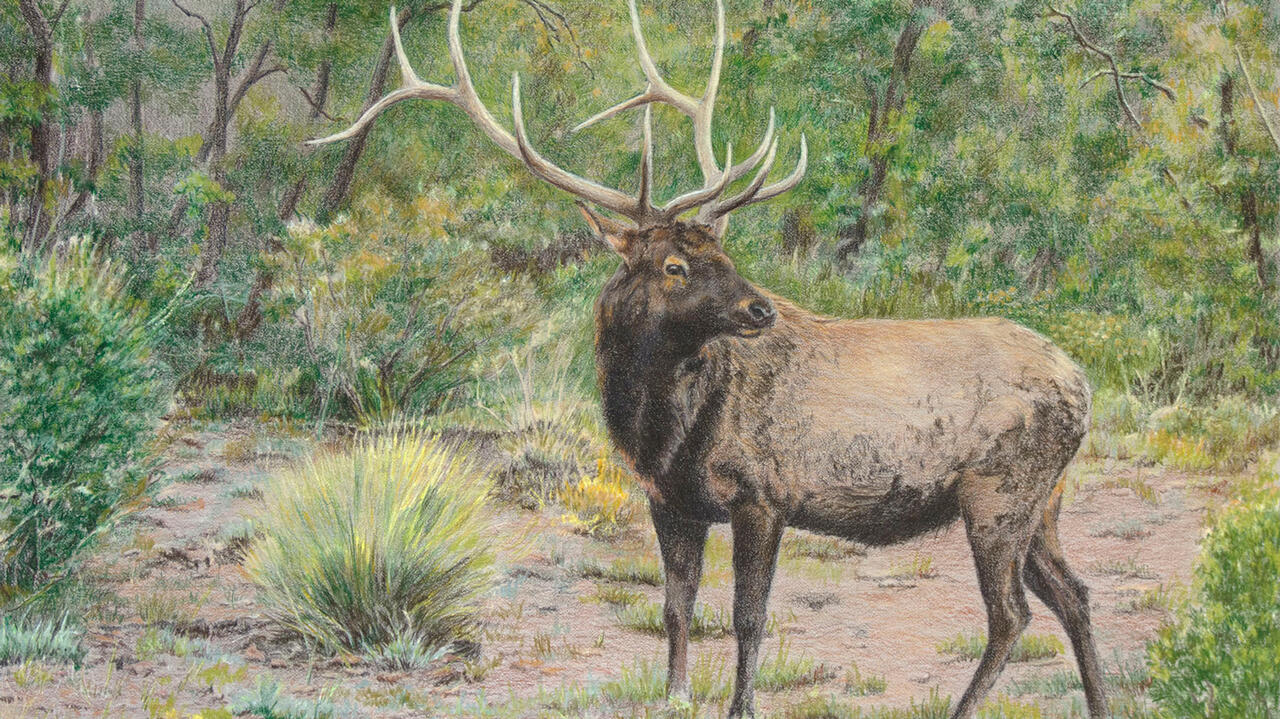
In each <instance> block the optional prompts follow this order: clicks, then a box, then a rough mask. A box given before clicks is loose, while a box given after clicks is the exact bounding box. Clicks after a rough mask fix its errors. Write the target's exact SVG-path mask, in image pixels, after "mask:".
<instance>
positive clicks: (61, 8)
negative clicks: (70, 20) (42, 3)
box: [49, 0, 71, 29]
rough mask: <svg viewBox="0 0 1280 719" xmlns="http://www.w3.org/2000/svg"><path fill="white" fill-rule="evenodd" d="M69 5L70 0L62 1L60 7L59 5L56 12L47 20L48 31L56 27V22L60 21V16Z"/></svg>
mask: <svg viewBox="0 0 1280 719" xmlns="http://www.w3.org/2000/svg"><path fill="white" fill-rule="evenodd" d="M70 4H71V0H62V5H60V6H59V7H58V9H57V11H56V12H54V13H53V16H52V17H50V18H49V28H50V29H53V28H56V27H58V21H60V20H61V19H62V14H63V13H65V12H66V11H67V6H68V5H70Z"/></svg>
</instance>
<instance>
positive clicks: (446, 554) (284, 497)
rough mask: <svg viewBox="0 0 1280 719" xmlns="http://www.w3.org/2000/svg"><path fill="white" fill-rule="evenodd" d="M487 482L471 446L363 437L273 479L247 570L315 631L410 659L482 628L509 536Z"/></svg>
mask: <svg viewBox="0 0 1280 719" xmlns="http://www.w3.org/2000/svg"><path fill="white" fill-rule="evenodd" d="M487 493H488V486H487V484H486V482H485V481H484V480H483V477H482V476H481V475H480V474H478V473H477V470H476V469H475V465H474V464H473V463H472V461H471V458H470V457H469V456H468V454H467V450H466V449H465V448H463V447H459V446H454V445H450V444H447V443H445V442H443V441H441V440H439V439H437V438H435V437H432V436H430V435H427V434H423V433H421V432H417V431H413V430H397V431H392V432H390V433H389V434H386V435H383V436H364V437H361V438H359V439H358V440H357V441H356V443H355V446H354V447H353V448H352V449H351V451H350V452H348V453H345V454H337V455H331V456H323V457H320V458H317V459H314V460H312V461H310V462H308V463H307V464H306V465H305V466H303V467H301V468H298V469H296V470H293V471H289V472H285V473H284V474H282V475H280V476H278V477H276V478H275V479H274V480H273V481H272V483H271V485H270V487H269V489H268V490H267V491H266V492H265V497H266V499H265V502H264V506H263V508H262V510H261V512H260V513H259V514H258V515H257V517H256V518H255V520H254V523H255V527H256V528H257V529H258V530H259V531H260V532H261V534H262V536H261V538H260V539H258V540H257V541H255V543H254V544H253V546H252V547H251V549H250V551H249V553H248V556H247V557H246V559H245V570H246V571H247V572H248V574H249V576H250V578H251V579H252V580H253V581H254V582H255V583H256V584H257V585H258V588H259V590H260V597H261V601H262V602H263V603H264V604H265V605H266V606H267V607H268V608H269V610H270V612H271V614H272V616H273V617H274V618H275V619H276V620H277V621H279V622H280V623H281V624H283V625H284V626H285V627H288V628H289V629H291V630H293V631H295V632H297V633H298V634H300V635H301V636H303V637H304V638H306V639H307V640H308V641H310V642H314V643H315V644H316V645H318V646H320V647H323V648H325V649H327V650H346V651H354V652H370V653H373V654H377V655H382V656H385V657H387V658H388V660H389V661H401V660H402V658H404V657H410V656H411V655H414V656H416V655H418V654H421V653H422V652H425V651H428V650H429V649H431V648H434V647H438V646H442V645H444V644H447V643H449V642H451V641H453V640H455V639H459V638H463V637H466V636H469V634H470V633H471V632H472V631H473V629H474V628H475V619H476V609H477V604H476V602H477V599H478V598H479V597H480V596H481V595H482V594H483V593H484V592H485V591H487V590H488V589H489V588H490V586H491V584H492V573H491V567H492V564H493V551H494V547H495V546H496V543H497V541H498V533H497V532H496V531H495V529H494V527H493V526H492V524H491V520H490V519H489V518H488V516H487V515H486V514H485V509H484V503H485V498H486V496H487ZM406 648H412V649H413V651H407V650H406ZM414 661H416V660H414Z"/></svg>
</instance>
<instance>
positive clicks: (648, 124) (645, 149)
mask: <svg viewBox="0 0 1280 719" xmlns="http://www.w3.org/2000/svg"><path fill="white" fill-rule="evenodd" d="M652 110H653V108H652V106H650V105H645V108H644V120H643V128H642V132H641V134H642V135H643V136H644V137H643V139H642V143H643V144H641V146H640V192H639V195H638V196H637V197H636V208H637V209H639V210H640V211H641V212H643V213H645V214H646V215H648V214H652V213H653V212H654V211H655V210H656V208H655V207H654V206H653V201H652V200H651V199H650V197H651V196H652V194H653V112H652Z"/></svg>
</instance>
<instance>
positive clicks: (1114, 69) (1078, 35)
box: [1049, 5, 1142, 130]
mask: <svg viewBox="0 0 1280 719" xmlns="http://www.w3.org/2000/svg"><path fill="white" fill-rule="evenodd" d="M1049 17H1059V18H1062V19H1063V20H1066V21H1067V27H1068V28H1069V29H1070V30H1071V34H1072V35H1074V36H1075V39H1076V44H1078V45H1079V46H1080V47H1082V48H1084V49H1086V50H1088V51H1090V52H1092V53H1094V54H1095V55H1097V56H1099V57H1101V58H1102V59H1104V60H1106V61H1107V64H1108V65H1110V66H1111V71H1110V73H1109V74H1110V75H1111V79H1112V81H1113V83H1114V84H1115V88H1116V101H1117V102H1118V103H1119V104H1120V108H1121V109H1122V110H1124V114H1125V117H1128V118H1129V121H1130V122H1132V123H1133V125H1134V127H1137V128H1138V129H1139V130H1141V129H1142V123H1141V122H1140V121H1139V120H1138V116H1137V115H1136V114H1135V113H1134V111H1133V107H1132V106H1131V105H1130V104H1129V100H1128V98H1126V97H1125V95H1124V86H1123V85H1121V84H1120V68H1119V67H1118V66H1117V65H1116V59H1115V57H1114V56H1112V54H1111V53H1109V52H1107V51H1106V50H1103V49H1102V48H1100V47H1098V46H1097V45H1095V44H1094V43H1093V41H1091V40H1090V39H1089V38H1087V37H1085V35H1084V33H1082V32H1080V28H1078V27H1076V21H1075V18H1073V17H1071V16H1070V15H1068V14H1066V13H1064V12H1062V11H1060V10H1058V9H1057V8H1055V7H1053V6H1052V5H1050V6H1049Z"/></svg>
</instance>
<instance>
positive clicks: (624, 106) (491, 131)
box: [308, 0, 808, 233]
mask: <svg viewBox="0 0 1280 719" xmlns="http://www.w3.org/2000/svg"><path fill="white" fill-rule="evenodd" d="M628 6H629V8H630V12H631V28H632V32H633V34H634V35H635V38H636V45H637V47H638V49H639V55H640V58H639V59H640V66H641V68H642V69H643V70H644V73H645V77H646V78H648V81H649V86H648V89H647V90H646V91H645V92H644V93H642V94H640V95H638V96H636V97H634V98H631V99H630V100H627V101H625V102H622V103H620V104H618V105H615V106H614V107H611V108H609V109H608V110H605V111H604V112H601V113H599V114H597V115H595V116H593V117H592V118H590V119H588V120H587V121H585V122H583V123H581V124H580V125H578V126H577V127H576V128H574V129H575V131H576V130H580V129H582V128H584V127H587V126H588V125H591V124H593V123H595V122H598V121H600V120H603V119H605V118H607V117H611V116H613V115H616V114H618V113H619V112H622V111H623V110H628V109H631V108H634V107H640V106H644V109H645V111H644V116H643V119H642V128H643V145H642V147H641V149H640V189H639V191H638V193H637V195H636V196H635V197H632V196H630V195H627V194H626V193H623V192H620V191H618V190H615V189H613V188H610V187H606V186H604V185H601V184H599V183H596V182H593V181H592V180H589V179H587V178H584V177H581V176H578V175H575V174H573V173H571V172H568V171H567V170H564V169H563V168H561V167H559V166H558V165H556V164H555V163H553V162H551V161H549V160H548V159H547V158H545V157H543V156H542V154H541V153H539V152H538V151H537V150H535V149H534V148H533V146H532V145H530V144H529V138H528V133H527V132H526V130H525V127H524V112H523V109H522V106H521V96H520V75H519V74H518V73H516V74H514V75H513V76H512V80H511V105H512V113H511V114H512V121H513V129H514V134H513V133H511V132H507V130H506V128H504V127H503V126H502V125H500V124H499V123H498V121H497V120H496V119H494V117H493V114H492V113H490V112H489V110H488V108H487V107H485V105H484V103H483V102H482V101H481V100H480V98H479V96H478V95H477V94H476V90H475V86H474V85H473V84H472V82H471V73H470V71H469V70H468V69H467V62H466V58H465V57H464V56H463V53H462V40H461V38H460V36H459V33H458V26H459V23H460V18H461V16H462V0H453V3H452V7H451V8H450V11H449V24H448V45H449V59H450V61H451V63H452V64H453V71H454V75H455V76H456V79H455V82H454V84H453V85H450V86H444V85H437V84H434V83H429V82H423V81H422V80H420V79H419V78H418V76H417V73H415V72H414V71H413V67H412V66H411V65H410V64H409V59H408V57H407V56H406V55H405V52H404V45H403V43H402V42H401V40H400V30H399V26H398V23H397V22H396V10H395V7H394V6H392V8H391V11H390V18H391V36H392V40H393V42H394V45H395V52H396V58H397V60H398V61H399V63H400V75H401V77H402V83H403V85H402V87H401V88H400V89H399V90H395V91H393V92H391V93H389V94H387V95H386V96H385V97H383V98H382V99H381V100H379V101H378V102H376V103H374V104H373V105H372V106H370V107H369V109H368V110H365V112H364V114H362V115H361V116H360V117H359V119H357V120H356V121H355V123H353V124H352V125H351V127H349V128H347V129H346V130H343V131H342V132H339V133H336V134H333V135H330V136H328V137H323V138H320V139H317V140H310V141H309V142H308V144H312V145H320V144H324V143H329V142H337V141H338V140H345V139H347V138H350V137H352V136H354V135H356V134H357V133H359V132H361V131H362V130H363V129H364V128H366V127H367V126H368V125H369V124H370V123H372V122H373V120H374V119H375V118H377V117H378V116H379V115H381V114H382V113H383V112H384V111H385V110H386V109H387V108H389V107H391V106H392V105H395V104H397V103H399V102H402V101H404V100H414V99H417V100H441V101H444V102H448V103H450V104H452V105H456V106H458V107H459V108H460V109H461V110H462V111H463V112H465V113H466V114H467V116H468V117H470V118H471V121H472V122H474V123H475V124H476V126H477V127H479V128H480V130H481V131H482V132H484V134H485V135H486V136H488V138H489V139H490V140H492V141H493V142H494V144H496V145H497V146H498V147H500V148H502V150H503V151H504V152H506V153H507V154H508V155H511V156H512V157H515V158H517V159H519V160H521V161H522V162H523V163H524V164H525V167H527V168H528V169H529V171H530V172H531V173H533V175H534V176H536V177H538V178H539V179H541V180H543V181H545V182H547V183H549V184H551V185H554V186H556V187H558V188H560V189H562V190H564V191H566V192H569V193H570V194H573V195H576V196H577V197H580V198H582V199H583V200H586V201H588V202H591V203H594V204H596V205H599V206H600V207H603V208H605V209H607V210H610V211H612V212H615V213H617V214H619V215H622V216H624V217H627V218H629V219H631V220H632V221H633V222H635V223H636V224H637V225H640V226H642V227H643V226H648V225H654V224H660V223H663V222H667V221H670V220H672V219H675V218H676V217H678V216H679V215H680V214H681V213H684V212H686V211H688V210H691V209H693V208H695V207H701V208H702V209H701V211H700V213H699V215H698V218H699V219H700V220H701V221H704V222H707V223H714V224H715V226H716V228H717V230H718V232H721V233H722V232H723V231H724V227H725V223H726V221H727V219H726V216H727V215H728V213H729V212H731V211H733V210H735V209H737V208H739V207H742V206H744V205H748V204H751V203H753V202H760V201H762V200H765V199H768V198H770V197H774V196H776V195H779V194H781V193H783V192H786V191H787V190H789V189H791V188H792V187H794V186H795V185H796V183H798V182H799V181H800V178H801V177H803V175H804V170H805V165H806V163H807V157H808V149H807V147H806V145H805V138H804V134H803V133H801V135H800V161H799V163H798V164H797V165H796V169H795V170H794V171H793V172H792V173H791V175H789V176H788V177H787V178H785V179H783V180H782V181H780V182H776V183H773V184H771V185H765V184H764V181H765V179H766V177H767V176H768V174H769V170H770V169H771V168H772V166H773V160H774V157H775V154H776V152H777V146H778V143H777V140H776V139H774V112H773V108H770V109H769V124H768V127H767V128H766V129H765V134H764V139H763V140H762V141H761V143H760V147H759V148H757V149H756V151H755V152H754V153H752V154H751V156H749V157H748V158H747V159H746V160H744V161H743V162H742V163H741V164H738V165H735V164H733V154H732V147H731V146H729V145H726V147H725V157H724V167H725V168H727V169H726V170H722V169H721V168H720V165H719V164H718V163H717V162H716V158H715V155H714V151H713V147H712V141H711V116H712V112H713V110H714V107H715V98H716V90H717V87H718V85H719V83H720V67H721V65H722V62H723V57H724V39H725V38H724V4H723V0H716V45H715V55H714V58H713V60H712V63H711V76H710V78H709V80H708V81H707V88H706V90H705V91H704V92H703V95H702V97H701V98H700V99H698V100H694V99H693V98H691V97H689V96H687V95H684V94H683V93H681V92H679V91H678V90H676V89H675V88H673V87H671V85H669V84H667V82H666V81H665V80H663V79H662V76H661V75H660V74H659V73H658V68H657V66H656V65H654V63H653V58H652V57H651V56H650V55H649V50H648V48H647V47H646V46H645V42H644V35H643V34H642V33H641V30H640V16H639V13H638V12H637V11H636V5H635V0H628ZM654 102H663V103H666V104H668V105H671V106H672V107H675V108H676V109H677V110H679V111H680V112H682V113H684V114H685V115H687V116H688V117H689V118H690V119H692V120H693V126H694V151H695V153H696V155H697V159H698V165H699V167H701V169H702V177H703V185H702V187H700V188H698V189H696V190H693V191H690V192H686V193H684V194H682V195H680V196H678V197H676V198H674V199H672V200H670V201H669V202H667V203H666V204H665V205H663V206H662V207H660V208H659V207H655V206H654V205H653V201H652V177H653V120H652V113H651V111H650V108H649V107H648V106H649V105H651V104H652V103H654ZM762 160H763V163H762V162H761V161H762ZM757 166H759V170H758V171H757V172H756V176H755V178H754V179H753V180H752V182H751V183H750V184H749V185H748V186H747V187H746V188H745V189H744V190H743V191H742V192H740V193H739V194H737V195H735V196H733V197H731V198H728V199H726V200H718V199H717V198H719V197H720V195H721V194H723V193H724V191H725V189H726V188H727V187H728V186H729V184H730V183H731V182H733V181H734V180H736V179H739V178H741V177H743V176H745V175H746V174H747V173H748V172H750V171H751V170H752V169H755V168H756V167H757Z"/></svg>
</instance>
